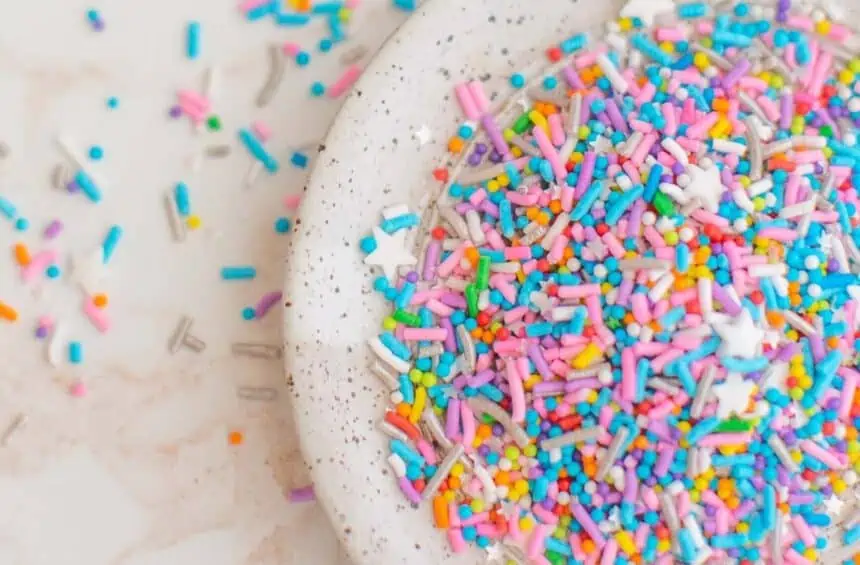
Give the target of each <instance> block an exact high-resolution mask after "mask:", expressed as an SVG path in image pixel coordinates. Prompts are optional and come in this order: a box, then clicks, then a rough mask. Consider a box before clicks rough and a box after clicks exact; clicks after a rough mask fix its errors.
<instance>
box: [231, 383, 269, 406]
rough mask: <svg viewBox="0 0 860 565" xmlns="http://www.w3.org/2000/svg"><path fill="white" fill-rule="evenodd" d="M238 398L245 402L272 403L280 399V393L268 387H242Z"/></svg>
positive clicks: (239, 389)
mask: <svg viewBox="0 0 860 565" xmlns="http://www.w3.org/2000/svg"><path fill="white" fill-rule="evenodd" d="M236 396H238V397H239V398H241V399H243V400H260V401H264V402H270V401H272V400H274V399H275V398H277V397H278V391H277V390H275V389H273V388H271V387H266V386H240V387H239V388H238V389H236Z"/></svg>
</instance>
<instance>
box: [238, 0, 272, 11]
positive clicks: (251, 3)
mask: <svg viewBox="0 0 860 565" xmlns="http://www.w3.org/2000/svg"><path fill="white" fill-rule="evenodd" d="M268 3H269V0H243V1H242V3H241V4H239V10H241V11H243V12H245V13H247V12H250V11H251V10H253V9H254V8H259V7H260V6H262V5H263V4H268Z"/></svg>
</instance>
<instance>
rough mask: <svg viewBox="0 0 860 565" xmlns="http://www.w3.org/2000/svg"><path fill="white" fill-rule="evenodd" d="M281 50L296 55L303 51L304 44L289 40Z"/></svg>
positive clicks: (286, 53)
mask: <svg viewBox="0 0 860 565" xmlns="http://www.w3.org/2000/svg"><path fill="white" fill-rule="evenodd" d="M281 50H282V51H283V52H284V55H288V56H290V57H295V56H296V55H298V54H299V53H300V52H301V50H302V46H301V45H299V44H298V43H293V42H291V41H287V42H286V43H284V45H283V47H281Z"/></svg>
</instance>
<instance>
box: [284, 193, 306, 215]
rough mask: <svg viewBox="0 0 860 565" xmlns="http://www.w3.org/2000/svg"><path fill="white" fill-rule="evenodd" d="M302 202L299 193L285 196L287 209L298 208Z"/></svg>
mask: <svg viewBox="0 0 860 565" xmlns="http://www.w3.org/2000/svg"><path fill="white" fill-rule="evenodd" d="M301 203H302V197H301V195H299V194H291V195H289V196H285V197H284V206H286V207H287V210H293V211H295V210H297V209H298V208H299V205H300V204H301Z"/></svg>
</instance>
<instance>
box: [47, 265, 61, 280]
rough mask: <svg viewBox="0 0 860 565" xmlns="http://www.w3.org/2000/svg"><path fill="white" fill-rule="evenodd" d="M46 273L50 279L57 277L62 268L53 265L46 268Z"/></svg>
mask: <svg viewBox="0 0 860 565" xmlns="http://www.w3.org/2000/svg"><path fill="white" fill-rule="evenodd" d="M45 275H47V277H48V278H49V279H55V278H57V277H59V276H60V268H59V267H57V266H56V265H51V266H50V267H48V268H47V269H45Z"/></svg>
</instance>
